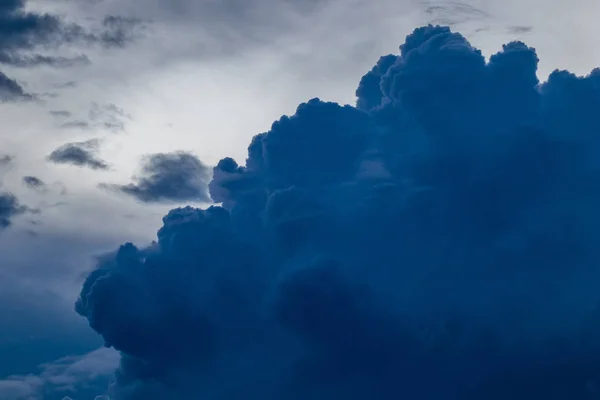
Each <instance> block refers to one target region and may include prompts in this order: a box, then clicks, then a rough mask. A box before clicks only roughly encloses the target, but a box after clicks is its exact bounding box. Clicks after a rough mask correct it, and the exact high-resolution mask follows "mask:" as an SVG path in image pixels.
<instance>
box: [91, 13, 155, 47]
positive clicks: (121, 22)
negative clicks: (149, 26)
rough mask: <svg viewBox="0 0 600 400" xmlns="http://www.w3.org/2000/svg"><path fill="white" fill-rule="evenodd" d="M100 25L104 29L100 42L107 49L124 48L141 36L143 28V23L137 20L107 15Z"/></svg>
mask: <svg viewBox="0 0 600 400" xmlns="http://www.w3.org/2000/svg"><path fill="white" fill-rule="evenodd" d="M102 25H103V27H104V29H105V31H104V32H103V33H102V35H101V37H102V41H103V42H104V44H105V45H107V46H109V47H110V46H114V47H124V46H125V45H126V44H128V43H129V42H132V41H133V40H135V39H136V38H138V37H139V36H141V31H142V30H143V29H144V27H145V23H144V22H143V21H142V20H141V19H139V18H134V17H122V16H117V15H107V16H106V17H104V20H103V21H102Z"/></svg>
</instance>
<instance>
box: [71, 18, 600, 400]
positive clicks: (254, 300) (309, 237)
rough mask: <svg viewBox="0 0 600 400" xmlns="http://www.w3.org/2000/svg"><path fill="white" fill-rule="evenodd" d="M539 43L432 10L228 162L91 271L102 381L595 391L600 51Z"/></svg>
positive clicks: (274, 388) (124, 392)
mask: <svg viewBox="0 0 600 400" xmlns="http://www.w3.org/2000/svg"><path fill="white" fill-rule="evenodd" d="M537 62H538V59H537V56H536V53H535V51H534V49H532V48H529V47H527V46H526V45H525V44H523V43H520V42H514V43H509V44H507V45H505V46H504V47H503V48H502V50H501V51H500V52H498V53H497V54H495V55H493V56H492V57H491V58H490V59H489V61H486V60H485V59H484V57H483V56H482V54H481V52H480V51H479V50H478V49H476V48H474V47H473V46H471V45H470V43H469V42H468V41H467V40H466V39H465V38H464V37H463V36H461V35H460V34H458V33H455V32H452V31H450V29H448V28H445V27H439V26H426V27H422V28H419V29H416V30H415V31H414V32H413V33H412V34H411V35H409V36H408V37H407V38H406V41H405V43H404V44H403V45H402V46H400V54H398V55H389V56H385V57H383V58H381V59H380V60H379V62H378V63H377V65H376V66H375V67H374V68H373V70H371V71H370V72H369V73H368V74H367V75H365V76H364V77H363V79H362V80H361V81H360V85H359V88H358V90H357V92H356V93H357V106H356V107H351V106H341V105H338V104H335V103H328V102H323V101H321V100H319V99H312V100H310V101H308V102H307V103H304V104H301V105H300V106H299V107H298V109H297V111H296V113H295V114H294V115H293V116H284V117H282V118H281V119H280V120H279V121H277V122H275V123H274V124H273V125H272V127H271V129H270V130H269V131H268V132H265V133H262V134H259V135H257V136H255V137H254V139H253V140H252V142H251V143H250V146H249V148H248V158H247V160H246V162H245V165H239V164H238V163H237V162H236V161H235V160H233V159H231V158H226V159H223V160H222V161H221V162H219V164H218V165H217V166H216V167H215V169H214V174H213V180H212V182H210V184H209V188H210V195H211V197H212V199H213V200H214V201H215V202H217V203H220V205H215V206H212V207H209V208H207V209H195V208H191V207H186V208H180V209H175V210H172V211H171V212H169V214H168V215H167V216H165V217H164V219H163V227H162V228H161V229H160V230H159V231H158V241H157V242H156V243H153V244H152V245H150V246H148V247H144V248H138V247H136V246H134V245H133V244H130V243H128V244H124V245H123V246H121V248H120V249H119V250H118V251H117V252H115V253H114V254H111V255H109V256H107V257H106V258H104V259H103V260H101V262H100V263H99V265H98V267H97V269H96V270H94V271H93V272H92V273H91V274H90V275H89V277H88V278H87V280H86V282H85V284H84V285H83V288H82V291H81V296H80V299H79V300H78V302H77V304H76V309H77V312H78V313H79V314H81V315H82V316H84V317H86V318H87V319H88V320H89V323H90V326H91V327H92V328H93V329H94V330H96V331H97V332H98V333H99V334H100V335H102V337H103V338H104V340H105V342H106V345H107V346H112V347H114V348H115V349H117V350H119V351H120V352H121V362H120V367H119V369H118V371H117V372H116V379H115V384H114V385H113V386H112V387H111V390H110V394H111V395H112V396H113V397H112V398H114V399H118V400H137V399H144V400H148V399H156V400H158V399H173V400H184V399H189V398H206V399H297V400H300V399H317V398H318V399H348V400H354V399H356V400H358V399H361V400H362V399H438V398H439V399H449V400H464V399H506V398H511V399H515V400H521V399H523V400H524V399H532V398H539V399H542V398H543V399H547V398H569V399H587V398H590V397H588V396H593V395H596V396H597V393H593V392H594V390H597V389H596V388H597V387H598V384H599V383H598V382H597V380H598V371H600V340H599V339H598V338H599V337H600V319H599V318H600V317H599V314H598V305H599V304H600V292H599V291H598V286H599V285H600V270H599V269H598V266H599V265H600V248H599V247H598V245H597V242H598V239H600V213H599V212H598V204H600V187H599V184H598V182H600V165H599V162H598V160H600V158H599V154H598V153H599V151H600V143H599V136H598V132H600V119H599V118H598V116H597V115H598V113H597V108H598V105H600V70H594V71H592V73H591V74H589V75H588V76H585V77H577V76H575V75H573V74H571V73H569V72H566V71H556V72H555V73H553V74H552V75H551V76H550V77H549V79H548V81H547V82H544V83H540V82H538V79H537V77H536V69H537ZM173 161H174V162H175V160H173ZM181 162H182V163H184V160H181ZM173 170H176V169H173ZM170 179H173V180H174V181H177V179H175V177H172V178H170Z"/></svg>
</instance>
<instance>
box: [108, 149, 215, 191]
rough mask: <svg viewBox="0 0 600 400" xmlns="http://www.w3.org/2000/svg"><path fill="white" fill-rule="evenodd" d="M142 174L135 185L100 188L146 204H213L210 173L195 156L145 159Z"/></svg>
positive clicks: (179, 154) (162, 155)
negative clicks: (184, 202) (209, 189)
mask: <svg viewBox="0 0 600 400" xmlns="http://www.w3.org/2000/svg"><path fill="white" fill-rule="evenodd" d="M141 172H142V173H141V175H140V176H138V177H134V181H135V182H134V183H130V184H127V185H115V184H100V185H99V186H100V187H101V188H103V189H107V190H109V191H115V192H120V193H123V194H126V195H129V196H132V197H134V198H135V199H137V200H138V201H141V202H143V203H163V202H181V201H199V202H209V201H210V197H209V196H208V181H209V180H210V176H211V170H210V169H209V168H208V167H207V166H205V165H204V164H203V163H202V162H201V161H200V160H199V159H198V158H197V157H196V156H195V155H193V154H190V153H186V152H174V153H158V154H152V155H150V156H147V157H146V158H145V159H144V161H143V163H142V171H141Z"/></svg>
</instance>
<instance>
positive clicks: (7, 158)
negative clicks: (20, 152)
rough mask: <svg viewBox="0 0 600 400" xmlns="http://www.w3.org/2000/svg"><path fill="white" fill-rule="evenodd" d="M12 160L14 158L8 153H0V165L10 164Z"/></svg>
mask: <svg viewBox="0 0 600 400" xmlns="http://www.w3.org/2000/svg"><path fill="white" fill-rule="evenodd" d="M14 160H15V157H14V156H11V155H9V154H0V167H5V166H7V165H10V164H12V163H13V161H14Z"/></svg>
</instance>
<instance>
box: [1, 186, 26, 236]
mask: <svg viewBox="0 0 600 400" xmlns="http://www.w3.org/2000/svg"><path fill="white" fill-rule="evenodd" d="M27 211H29V208H28V207H26V206H24V205H22V204H21V203H20V202H19V200H18V199H17V197H16V196H15V195H14V194H12V193H7V192H0V231H2V230H4V229H6V228H8V227H9V226H11V225H12V220H13V218H14V217H16V216H18V215H21V214H24V213H25V212H27Z"/></svg>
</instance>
